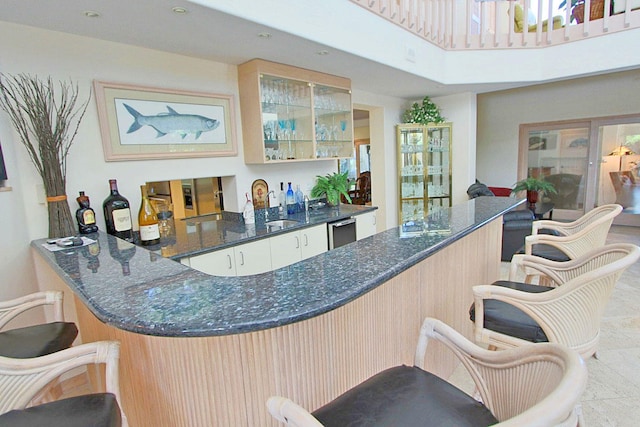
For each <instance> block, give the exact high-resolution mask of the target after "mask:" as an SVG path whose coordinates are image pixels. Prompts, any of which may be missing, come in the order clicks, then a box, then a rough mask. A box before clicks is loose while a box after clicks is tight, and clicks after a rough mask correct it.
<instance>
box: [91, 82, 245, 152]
mask: <svg viewBox="0 0 640 427" xmlns="http://www.w3.org/2000/svg"><path fill="white" fill-rule="evenodd" d="M93 85H94V90H95V94H96V102H97V106H98V116H99V119H100V132H101V134H102V145H103V148H104V157H105V160H106V161H121V160H142V159H166V158H188V157H214V156H236V155H237V154H238V151H237V148H236V140H235V139H236V138H235V122H234V117H233V113H234V111H235V110H234V103H233V96H232V95H219V94H209V93H199V92H186V91H178V90H169V89H159V88H151V87H141V86H133V85H127V84H120V83H107V82H101V81H97V80H96V81H94V82H93Z"/></svg>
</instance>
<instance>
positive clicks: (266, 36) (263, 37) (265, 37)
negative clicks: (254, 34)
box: [258, 33, 271, 39]
mask: <svg viewBox="0 0 640 427" xmlns="http://www.w3.org/2000/svg"><path fill="white" fill-rule="evenodd" d="M258 37H260V38H261V39H270V38H271V33H258Z"/></svg>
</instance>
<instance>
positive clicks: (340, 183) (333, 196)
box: [311, 171, 351, 206]
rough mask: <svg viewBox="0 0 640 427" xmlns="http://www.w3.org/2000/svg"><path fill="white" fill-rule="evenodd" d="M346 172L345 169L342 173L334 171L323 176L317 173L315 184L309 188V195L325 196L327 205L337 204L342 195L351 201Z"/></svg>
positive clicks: (315, 196)
mask: <svg viewBox="0 0 640 427" xmlns="http://www.w3.org/2000/svg"><path fill="white" fill-rule="evenodd" d="M348 173H349V172H348V171H345V172H344V173H339V172H334V173H330V174H327V175H325V176H320V175H318V176H317V177H316V179H317V181H316V185H314V186H313V188H312V189H311V197H313V198H319V197H322V196H325V197H326V198H327V203H328V204H329V206H338V205H339V204H340V196H341V195H342V196H344V198H345V199H346V200H347V201H348V202H349V203H351V197H349V178H347V174H348Z"/></svg>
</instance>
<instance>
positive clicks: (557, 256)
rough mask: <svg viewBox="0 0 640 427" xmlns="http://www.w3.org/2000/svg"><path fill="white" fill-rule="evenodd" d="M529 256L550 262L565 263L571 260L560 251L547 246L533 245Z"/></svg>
mask: <svg viewBox="0 0 640 427" xmlns="http://www.w3.org/2000/svg"><path fill="white" fill-rule="evenodd" d="M531 254H532V255H535V256H539V257H541V258H546V259H548V260H551V261H559V262H565V261H569V260H570V259H571V258H569V257H568V256H567V254H565V253H564V252H562V251H561V250H560V249H558V248H556V247H554V246H549V245H533V248H531Z"/></svg>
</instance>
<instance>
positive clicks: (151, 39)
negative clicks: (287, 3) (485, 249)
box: [0, 0, 518, 99]
mask: <svg viewBox="0 0 640 427" xmlns="http://www.w3.org/2000/svg"><path fill="white" fill-rule="evenodd" d="M175 7H183V8H185V9H186V10H187V13H182V14H181V13H175V12H174V11H173V10H172V9H173V8H175ZM87 11H95V12H98V13H99V16H97V17H87V16H86V12H87ZM0 20H2V21H7V22H13V23H17V24H23V25H29V26H33V27H39V28H44V29H48V30H53V31H61V32H66V33H72V34H77V35H82V36H88V37H93V38H97V39H103V40H108V41H113V42H119V43H125V44H129V45H135V46H141V47H146V48H150V49H156V50H161V51H166V52H173V53H178V54H181V55H187V56H191V57H197V58H203V59H208V60H213V61H218V62H224V63H228V64H234V65H237V64H241V63H243V62H246V61H248V60H250V59H253V58H263V59H267V60H270V61H275V62H281V63H285V64H289V65H295V66H298V67H303V68H308V69H313V70H316V71H320V72H325V73H330V74H335V75H339V76H343V77H347V78H350V79H351V81H352V87H353V88H354V89H360V90H363V91H367V92H372V93H376V94H381V95H389V96H395V97H400V98H406V99H420V98H422V97H423V96H424V94H429V95H430V96H432V97H433V96H443V95H451V94H455V93H462V92H475V93H483V92H490V91H495V90H500V89H507V88H512V87H516V86H518V85H517V84H513V83H511V84H503V83H495V84H477V85H448V86H447V85H442V84H439V83H437V82H433V81H430V80H428V79H425V78H423V77H421V76H417V75H414V74H411V73H408V72H405V71H402V70H398V69H395V68H393V67H389V66H387V65H383V64H380V63H377V62H374V61H371V60H369V59H367V58H363V57H360V56H355V55H352V54H348V53H346V52H343V51H340V50H337V49H335V48H333V47H327V46H322V45H319V44H318V43H316V42H314V41H312V40H307V39H303V38H301V37H297V36H294V35H291V34H288V33H285V32H282V31H279V30H276V29H274V28H269V27H267V26H265V25H262V24H259V23H255V22H250V21H247V20H244V19H240V18H238V17H236V16H232V15H228V14H225V13H222V12H220V11H216V10H213V9H210V8H207V7H203V6H200V5H198V4H195V3H191V2H188V1H184V0H108V1H105V0H48V1H42V0H2V11H1V12H0ZM260 33H269V34H270V37H269V38H261V37H259V36H258V35H259V34H260ZM323 50H325V51H327V52H328V54H326V55H319V54H318V53H317V52H319V51H323Z"/></svg>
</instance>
